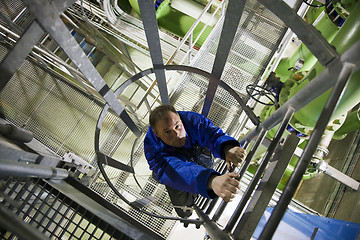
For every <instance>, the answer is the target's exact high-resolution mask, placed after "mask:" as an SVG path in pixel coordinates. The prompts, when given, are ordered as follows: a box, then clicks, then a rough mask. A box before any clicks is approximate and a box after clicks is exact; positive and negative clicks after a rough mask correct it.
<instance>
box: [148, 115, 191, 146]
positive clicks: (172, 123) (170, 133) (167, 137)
mask: <svg viewBox="0 0 360 240" xmlns="http://www.w3.org/2000/svg"><path fill="white" fill-rule="evenodd" d="M154 133H155V135H156V136H157V137H159V138H160V139H161V140H162V141H163V142H164V143H166V144H167V145H169V146H173V147H182V146H184V144H185V137H186V132H185V129H184V125H183V123H182V121H181V119H180V116H179V115H177V114H175V113H173V112H168V114H167V115H166V116H165V117H164V118H163V119H161V120H159V121H157V122H156V124H155V126H154Z"/></svg>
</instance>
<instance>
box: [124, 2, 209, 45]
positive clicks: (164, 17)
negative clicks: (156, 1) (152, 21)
mask: <svg viewBox="0 0 360 240" xmlns="http://www.w3.org/2000/svg"><path fill="white" fill-rule="evenodd" d="M129 3H130V5H131V6H132V8H133V9H134V11H135V12H136V13H138V14H139V15H140V9H139V4H138V0H129ZM156 19H157V21H158V25H159V27H160V28H163V29H166V30H167V31H169V32H171V33H173V34H175V35H177V36H179V37H184V36H185V34H186V33H187V32H188V31H189V29H190V28H191V26H192V25H193V24H194V22H195V21H196V19H195V18H193V17H190V16H188V15H186V14H184V13H182V12H180V11H178V10H177V9H174V8H172V7H171V0H164V1H163V2H162V3H161V4H160V6H159V7H158V9H157V10H156ZM204 26H205V24H204V23H203V22H199V24H198V25H197V26H196V27H195V29H194V31H193V37H192V39H193V40H195V39H196V38H197V37H198V36H199V34H200V32H201V30H202V29H203V28H204ZM211 30H212V27H210V26H206V27H205V30H204V31H203V33H202V34H201V36H200V37H199V40H198V41H197V42H196V44H195V45H196V46H198V47H201V46H202V44H203V43H204V42H205V39H206V38H207V37H208V36H209V34H210V32H211Z"/></svg>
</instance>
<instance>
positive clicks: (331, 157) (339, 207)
mask: <svg viewBox="0 0 360 240" xmlns="http://www.w3.org/2000/svg"><path fill="white" fill-rule="evenodd" d="M358 134H360V131H357V132H353V133H350V134H348V135H347V136H346V137H345V138H344V139H343V140H333V141H332V142H331V144H330V146H329V154H328V156H327V157H326V159H325V161H326V162H328V163H329V165H330V166H332V167H334V168H336V169H338V170H342V168H343V166H344V164H345V161H346V159H347V157H348V155H350V156H351V157H353V158H354V159H356V160H357V162H354V164H353V166H354V169H353V171H352V174H351V175H350V176H351V177H352V178H353V179H355V180H357V181H360V161H359V160H358V159H359V156H360V152H359V150H358V149H357V151H355V152H352V153H350V149H351V146H354V145H355V144H357V145H358V144H359V142H357V141H358V140H357V139H358V138H356V136H357V135H358ZM349 153H350V154H349ZM296 199H297V200H299V201H300V202H302V203H304V204H305V205H307V206H308V207H310V208H312V209H314V210H315V211H317V212H319V213H320V214H322V215H324V216H326V217H331V218H336V219H340V220H345V221H350V222H355V223H360V191H354V190H352V189H351V188H349V187H346V186H345V185H343V184H340V183H339V182H338V181H337V180H335V179H333V178H331V177H330V176H328V175H326V174H324V173H322V174H319V175H317V176H315V177H313V178H311V179H309V180H305V181H302V183H301V186H300V187H299V189H298V192H297V195H296Z"/></svg>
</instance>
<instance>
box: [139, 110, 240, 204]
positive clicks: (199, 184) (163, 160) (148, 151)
mask: <svg viewBox="0 0 360 240" xmlns="http://www.w3.org/2000/svg"><path fill="white" fill-rule="evenodd" d="M178 113H179V115H180V118H181V121H182V123H183V125H184V128H185V131H186V141H185V144H184V146H183V147H182V148H184V149H185V150H186V149H191V148H192V147H194V146H200V147H204V146H206V147H207V148H208V149H209V150H210V151H211V152H212V154H213V156H214V157H216V158H222V159H224V157H225V156H224V153H223V152H222V149H223V146H225V145H228V144H231V145H233V146H239V142H238V141H237V140H235V139H234V138H233V137H231V136H230V135H228V134H227V133H225V132H223V130H222V129H221V128H219V127H216V126H214V125H213V123H212V122H211V121H210V120H209V119H207V118H206V117H204V116H203V115H201V114H198V113H195V112H185V111H179V112H178ZM224 143H226V144H224ZM223 144H224V145H223ZM144 151H145V157H146V159H147V161H148V164H149V166H150V169H151V170H152V171H153V172H154V173H155V175H156V177H157V179H158V180H159V182H160V183H162V184H165V185H167V186H170V187H172V188H175V189H178V190H182V191H186V192H191V193H193V194H201V195H202V196H204V197H207V198H214V197H216V195H215V193H214V192H213V191H212V190H211V189H208V187H207V184H208V180H209V177H210V176H211V175H213V174H217V175H219V173H218V172H216V171H215V170H213V169H208V168H205V167H203V166H200V165H198V164H196V163H195V162H193V161H190V160H189V159H188V158H187V157H185V156H184V155H183V154H180V153H179V151H177V148H176V147H171V146H169V145H167V144H165V143H164V142H163V141H162V140H161V139H160V138H158V137H157V136H156V135H155V133H154V132H153V129H152V128H151V127H149V129H148V131H147V134H146V136H145V140H144Z"/></svg>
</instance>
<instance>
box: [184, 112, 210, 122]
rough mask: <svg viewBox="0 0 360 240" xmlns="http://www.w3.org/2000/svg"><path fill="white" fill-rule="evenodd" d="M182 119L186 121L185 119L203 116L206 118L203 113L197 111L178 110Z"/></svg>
mask: <svg viewBox="0 0 360 240" xmlns="http://www.w3.org/2000/svg"><path fill="white" fill-rule="evenodd" d="M178 113H179V115H180V117H181V120H183V121H184V119H188V120H191V119H201V118H205V117H204V116H203V115H201V114H200V113H197V112H191V111H178Z"/></svg>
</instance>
